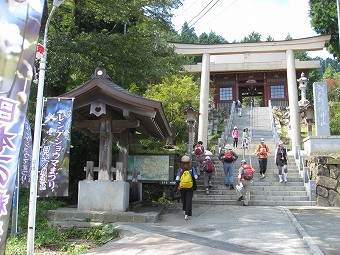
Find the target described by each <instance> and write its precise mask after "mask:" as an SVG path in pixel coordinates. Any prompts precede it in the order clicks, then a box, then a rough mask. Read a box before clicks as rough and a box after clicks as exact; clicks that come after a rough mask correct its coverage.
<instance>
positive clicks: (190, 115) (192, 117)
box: [184, 105, 199, 158]
mask: <svg viewBox="0 0 340 255" xmlns="http://www.w3.org/2000/svg"><path fill="white" fill-rule="evenodd" d="M184 113H186V114H187V122H188V125H189V144H188V151H187V154H188V155H189V156H190V158H191V150H192V146H193V131H192V129H193V126H194V124H195V121H196V115H197V114H198V113H199V112H198V111H197V110H196V109H195V108H194V107H192V106H191V105H190V106H189V107H188V108H187V109H185V110H184Z"/></svg>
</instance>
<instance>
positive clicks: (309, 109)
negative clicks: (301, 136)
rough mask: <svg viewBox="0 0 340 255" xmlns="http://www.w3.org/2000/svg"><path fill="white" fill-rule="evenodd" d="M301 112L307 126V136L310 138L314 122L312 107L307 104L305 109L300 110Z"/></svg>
mask: <svg viewBox="0 0 340 255" xmlns="http://www.w3.org/2000/svg"><path fill="white" fill-rule="evenodd" d="M302 112H303V113H304V118H305V120H306V122H307V125H308V136H312V135H313V132H312V126H313V122H314V106H313V105H311V104H309V103H308V104H307V105H306V106H305V107H303V108H302Z"/></svg>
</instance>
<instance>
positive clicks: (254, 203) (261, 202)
mask: <svg viewBox="0 0 340 255" xmlns="http://www.w3.org/2000/svg"><path fill="white" fill-rule="evenodd" d="M242 203H243V202H242V201H240V202H239V201H237V199H236V200H234V201H232V200H208V199H207V200H193V204H207V205H242ZM249 204H250V205H251V206H315V205H316V203H315V202H314V201H269V200H254V199H250V202H249Z"/></svg>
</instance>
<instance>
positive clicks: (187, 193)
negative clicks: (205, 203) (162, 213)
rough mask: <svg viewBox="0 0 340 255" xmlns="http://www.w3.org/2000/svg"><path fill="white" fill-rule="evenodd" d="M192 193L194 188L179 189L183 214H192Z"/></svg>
mask: <svg viewBox="0 0 340 255" xmlns="http://www.w3.org/2000/svg"><path fill="white" fill-rule="evenodd" d="M193 195H194V190H193V189H192V188H191V189H181V200H182V204H183V211H185V215H188V216H191V215H192V196H193Z"/></svg>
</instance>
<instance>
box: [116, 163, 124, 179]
mask: <svg viewBox="0 0 340 255" xmlns="http://www.w3.org/2000/svg"><path fill="white" fill-rule="evenodd" d="M123 166H124V164H123V162H117V163H116V180H117V181H125V179H124V176H125V174H124V167H123Z"/></svg>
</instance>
